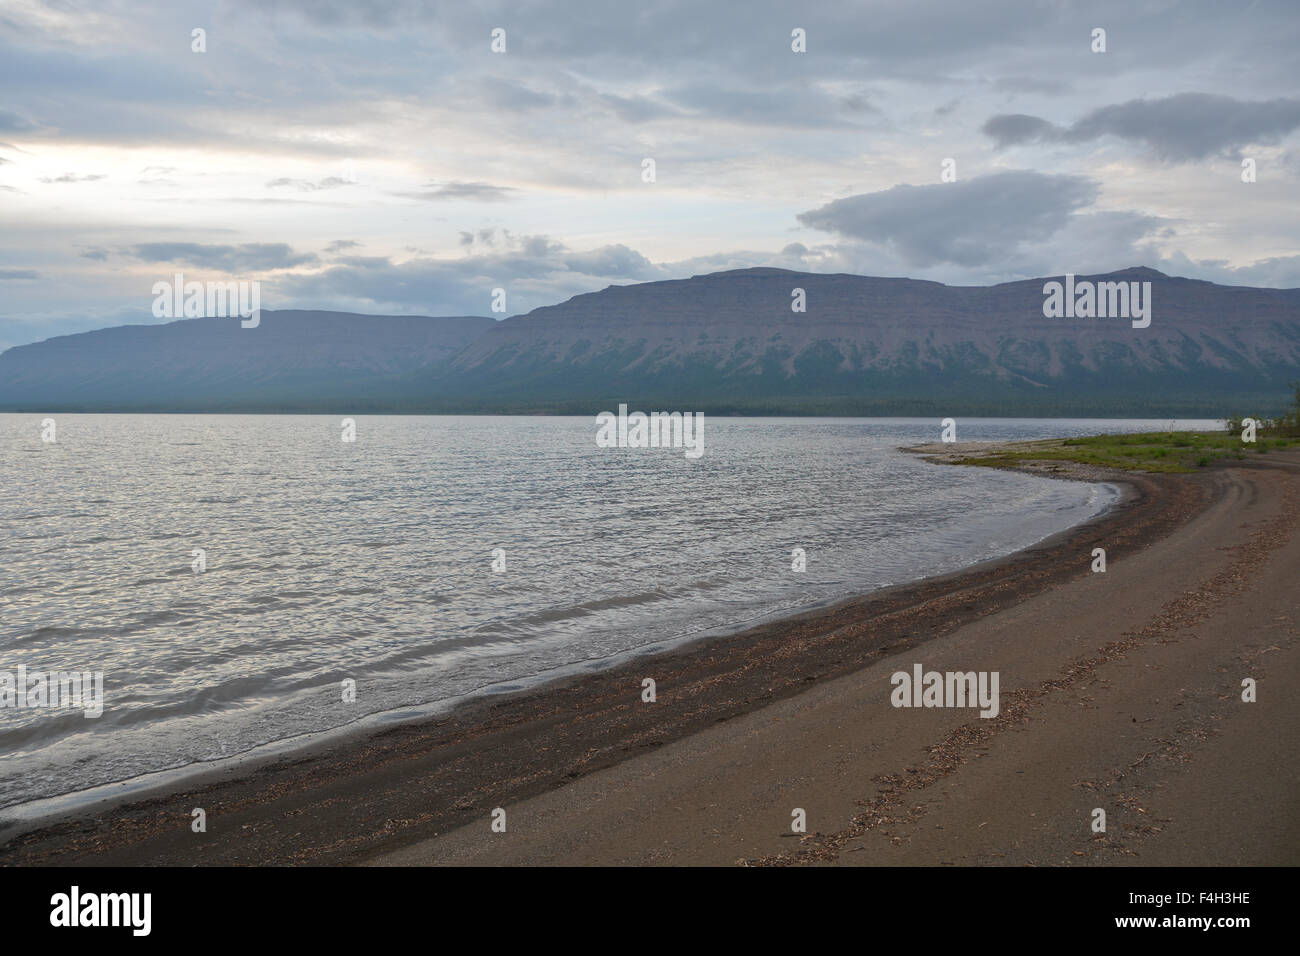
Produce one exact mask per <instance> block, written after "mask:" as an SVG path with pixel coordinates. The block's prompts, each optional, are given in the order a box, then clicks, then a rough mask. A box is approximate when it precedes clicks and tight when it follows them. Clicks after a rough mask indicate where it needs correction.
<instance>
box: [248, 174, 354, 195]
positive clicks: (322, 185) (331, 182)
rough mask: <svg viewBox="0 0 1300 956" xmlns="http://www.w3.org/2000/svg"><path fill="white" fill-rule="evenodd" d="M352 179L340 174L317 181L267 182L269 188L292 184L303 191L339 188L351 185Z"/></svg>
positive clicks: (275, 180)
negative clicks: (342, 176)
mask: <svg viewBox="0 0 1300 956" xmlns="http://www.w3.org/2000/svg"><path fill="white" fill-rule="evenodd" d="M351 185H353V183H352V181H351V180H349V179H343V178H341V177H339V176H327V177H325V178H324V179H321V180H318V181H317V182H311V181H310V180H307V179H287V178H281V179H272V180H271V181H270V182H268V183H267V184H266V186H267V188H268V189H276V188H279V187H281V186H292V187H294V188H295V189H298V190H300V191H301V192H315V191H317V190H320V189H337V188H338V187H339V186H351Z"/></svg>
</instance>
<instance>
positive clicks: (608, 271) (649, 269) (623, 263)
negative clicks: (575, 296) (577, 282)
mask: <svg viewBox="0 0 1300 956" xmlns="http://www.w3.org/2000/svg"><path fill="white" fill-rule="evenodd" d="M564 265H565V266H566V267H567V268H568V269H569V271H570V272H581V273H583V274H585V275H592V276H617V277H619V278H624V279H651V278H658V277H659V276H660V275H661V272H660V270H659V268H658V267H657V266H656V265H655V264H654V263H653V262H651V261H650V260H649V259H647V258H646V257H645V256H643V255H641V253H639V252H637V251H636V250H634V249H629V248H628V247H627V246H625V245H623V244H622V243H619V244H617V245H612V246H604V247H602V248H600V249H594V250H592V251H591V252H575V253H571V254H569V255H567V256H565V257H564Z"/></svg>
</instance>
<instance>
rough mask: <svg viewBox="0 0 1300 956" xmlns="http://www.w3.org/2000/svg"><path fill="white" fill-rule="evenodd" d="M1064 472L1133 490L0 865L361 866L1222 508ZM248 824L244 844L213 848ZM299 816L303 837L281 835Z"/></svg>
mask: <svg viewBox="0 0 1300 956" xmlns="http://www.w3.org/2000/svg"><path fill="white" fill-rule="evenodd" d="M1034 473H1035V474H1039V475H1040V476H1042V474H1043V473H1042V472H1037V471H1036V472H1034ZM1054 476H1056V477H1062V478H1070V479H1074V480H1085V481H1106V482H1108V483H1113V484H1116V485H1119V486H1120V487H1121V489H1122V491H1123V494H1122V495H1121V497H1120V500H1119V501H1118V502H1116V503H1115V504H1114V506H1113V507H1112V508H1110V509H1109V510H1107V511H1105V512H1103V513H1102V514H1100V515H1096V516H1094V517H1093V518H1091V519H1088V520H1087V521H1085V522H1083V523H1081V524H1078V525H1075V526H1073V527H1071V528H1069V529H1066V530H1065V531H1062V532H1058V533H1056V534H1054V535H1052V536H1049V537H1048V538H1045V539H1043V540H1042V541H1040V542H1038V543H1037V544H1036V545H1033V546H1031V547H1029V548H1027V549H1024V550H1021V551H1018V552H1014V553H1012V554H1009V555H1006V556H1003V557H1000V558H995V559H992V560H990V561H985V562H981V563H979V564H976V565H973V566H970V567H967V568H963V569H961V570H958V571H954V572H950V573H947V574H944V575H940V576H937V577H932V578H927V579H923V580H921V581H916V582H912V583H909V584H905V585H898V586H894V587H890V588H885V589H881V590H880V591H876V592H872V593H871V594H869V595H867V596H861V597H855V598H849V599H847V600H843V601H839V602H837V603H835V604H833V605H831V606H829V607H822V608H817V609H814V610H810V611H805V612H801V613H799V614H797V615H794V616H792V617H782V618H779V619H776V620H773V621H769V622H765V623H762V624H759V625H758V626H756V627H751V628H748V629H746V630H743V631H740V632H738V633H732V634H728V635H725V636H719V637H706V638H703V639H696V640H692V641H690V642H689V643H686V644H684V645H682V646H679V647H676V648H672V649H667V650H661V651H657V652H656V653H654V654H653V655H647V654H644V653H642V654H640V655H634V656H632V657H631V658H630V659H628V660H625V661H623V662H620V663H616V664H613V665H612V666H610V667H608V668H606V669H602V670H600V671H598V672H595V673H580V674H569V675H566V676H563V677H559V678H556V679H554V680H551V681H547V682H545V683H542V684H538V685H535V686H533V687H529V688H526V689H524V690H519V691H513V692H510V693H508V694H496V695H486V696H480V697H476V698H474V699H471V700H469V701H465V702H463V703H460V704H458V705H456V706H455V707H454V708H453V709H452V710H451V711H450V712H447V713H444V714H441V715H439V716H436V717H429V718H422V719H419V720H417V721H414V722H404V723H401V724H398V725H395V726H391V727H388V728H385V729H380V730H376V729H374V727H373V726H368V727H365V728H355V727H350V728H343V729H341V731H340V732H334V733H332V734H330V739H328V740H321V741H317V742H313V743H311V744H308V745H306V746H301V745H296V746H295V747H294V748H293V752H292V753H291V754H286V753H284V752H283V748H281V752H278V753H273V754H270V755H258V756H252V755H249V756H248V757H246V758H244V759H239V760H237V761H236V762H235V763H234V764H233V765H224V766H221V767H213V768H207V769H201V770H199V771H198V772H191V773H188V774H186V776H185V780H184V781H183V782H181V783H177V782H175V781H173V782H171V783H167V782H159V783H157V784H155V785H146V786H147V789H139V788H133V789H132V791H131V795H130V796H129V797H121V796H117V797H114V796H112V795H110V796H108V797H107V798H106V799H105V800H103V801H100V802H99V803H97V804H93V805H89V806H83V807H79V808H78V809H76V810H74V811H70V812H68V813H65V814H62V815H59V816H56V817H53V818H42V819H41V820H40V821H37V822H34V823H32V824H31V825H30V826H23V825H21V824H10V825H7V826H5V827H4V829H3V830H0V839H3V840H4V841H5V843H4V844H2V845H0V864H5V865H14V864H45V863H56V864H57V863H64V864H67V863H92V864H109V863H115V864H128V865H131V864H146V863H148V864H155V865H158V864H161V865H168V864H172V865H181V864H194V863H252V862H257V863H342V862H355V861H358V860H361V859H364V858H368V857H370V856H373V855H375V854H377V853H379V852H381V851H384V850H389V849H392V848H394V847H395V846H400V845H404V844H408V843H411V842H415V841H418V840H421V839H424V838H426V837H428V836H431V835H433V834H434V833H438V832H445V831H446V830H447V829H449V828H452V827H455V826H457V825H459V824H461V823H465V822H467V821H468V820H470V819H472V818H474V817H476V816H479V815H483V814H486V813H487V812H488V811H490V809H491V808H492V807H494V806H499V805H503V804H507V803H510V802H514V801H517V800H520V799H524V798H526V797H528V796H531V795H534V794H537V793H541V792H544V791H547V790H551V789H554V788H556V787H558V786H561V785H563V784H565V783H567V782H569V781H571V780H573V779H575V778H577V777H581V776H584V775H586V774H588V773H591V772H593V771H596V770H599V769H601V768H604V767H609V766H612V765H614V764H617V763H619V762H621V761H622V760H624V759H627V758H628V757H631V756H634V755H636V754H637V753H641V752H645V751H646V750H648V749H651V748H656V747H660V746H663V745H664V744H666V743H669V742H671V741H674V740H678V739H681V738H684V737H687V736H690V735H691V734H693V733H696V732H697V731H699V730H701V729H703V728H705V727H707V726H710V725H712V724H715V723H718V722H722V721H726V720H729V719H731V718H733V717H736V716H739V715H741V714H744V713H748V712H750V711H753V710H757V709H759V708H761V707H763V706H766V705H767V704H770V703H772V702H773V701H775V700H780V699H783V698H786V697H790V696H793V695H796V694H798V693H800V692H801V691H803V690H805V689H807V688H808V687H810V686H812V684H813V683H815V682H818V681H824V680H829V679H831V678H834V677H837V676H842V675H844V674H846V673H850V672H852V671H855V670H859V669H861V668H863V667H866V666H868V665H869V664H870V663H872V662H873V661H874V660H876V659H878V658H879V657H881V656H883V655H884V654H885V653H886V652H887V651H888V652H890V653H895V652H897V651H899V650H901V649H905V648H907V647H911V646H915V645H917V644H920V643H923V642H924V641H926V640H929V639H931V638H934V637H937V636H940V635H942V634H946V633H948V632H950V631H951V630H953V629H955V628H957V627H959V626H962V625H963V624H965V623H968V622H969V621H971V620H975V619H978V618H980V617H983V616H986V615H988V614H992V613H995V612H996V611H998V610H999V609H1001V608H1004V607H1006V606H1008V604H1011V603H1015V602H1016V601H1018V600H1021V599H1023V597H1025V596H1026V595H1028V594H1032V593H1036V592H1038V591H1040V590H1042V589H1044V588H1047V587H1050V586H1052V584H1054V583H1057V582H1059V581H1062V580H1065V579H1068V578H1069V577H1071V576H1073V575H1076V574H1080V573H1083V574H1086V573H1088V563H1087V561H1086V560H1082V561H1081V560H1080V555H1081V554H1082V555H1085V556H1086V555H1088V554H1089V553H1090V550H1091V546H1092V544H1093V543H1095V542H1097V541H1100V540H1102V539H1105V541H1106V542H1107V545H1108V546H1114V545H1115V544H1116V543H1117V542H1121V541H1123V542H1127V543H1128V544H1129V545H1130V546H1137V547H1140V546H1142V545H1144V544H1147V543H1150V542H1151V541H1154V540H1157V539H1158V538H1159V537H1162V536H1163V535H1165V534H1167V533H1169V531H1171V530H1173V529H1174V528H1176V527H1178V526H1179V525H1180V524H1182V523H1184V522H1185V521H1187V520H1189V519H1190V518H1191V517H1192V516H1194V515H1195V514H1197V513H1199V511H1200V510H1202V509H1203V508H1204V507H1205V506H1206V505H1207V504H1208V502H1209V498H1210V493H1209V490H1208V486H1206V485H1205V484H1204V483H1201V482H1197V481H1195V480H1192V479H1185V478H1174V477H1170V476H1147V475H1133V474H1130V473H1114V474H1109V475H1098V474H1096V473H1095V472H1092V473H1089V474H1086V475H1085V474H1078V473H1071V472H1070V471H1069V470H1064V471H1062V472H1059V473H1056V474H1055V475H1054ZM1157 492H1158V493H1157ZM868 635H869V636H868ZM864 638H867V639H865V640H864ZM646 676H652V677H654V679H655V680H656V682H657V685H658V692H659V694H660V696H661V698H662V697H667V696H669V695H672V696H673V698H675V703H678V704H686V705H687V706H680V707H674V708H664V707H658V708H649V707H644V706H642V705H641V702H640V692H641V680H642V679H643V677H646ZM348 731H350V732H348ZM138 779H140V778H137V780H138ZM128 783H129V782H128ZM119 786H120V785H119ZM106 789H109V790H111V789H113V787H112V786H110V787H108V788H106ZM196 806H202V807H204V809H205V810H206V811H207V813H208V816H209V820H210V824H209V830H210V833H209V834H207V835H194V834H192V833H191V831H190V829H189V821H190V811H191V809H192V808H194V807H196ZM217 820H221V821H222V824H221V826H217V825H216V821H217ZM236 820H238V824H237V825H236V832H238V833H239V836H240V839H239V840H238V841H236V842H234V843H232V842H230V841H224V842H222V841H218V840H214V839H213V836H214V835H215V834H217V833H220V832H222V831H225V832H227V833H228V832H230V831H229V829H228V827H229V826H230V825H231V824H232V823H234V821H236ZM286 821H291V822H293V823H294V826H295V827H300V829H297V831H296V832H294V833H284V832H281V826H280V824H282V823H284V822H286ZM250 831H251V832H250ZM344 834H351V836H344Z"/></svg>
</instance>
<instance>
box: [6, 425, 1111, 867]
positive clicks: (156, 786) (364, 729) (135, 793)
mask: <svg viewBox="0 0 1300 956" xmlns="http://www.w3.org/2000/svg"><path fill="white" fill-rule="evenodd" d="M972 444H977V445H980V446H984V445H990V446H993V445H1000V443H966V444H964V445H960V446H954V445H947V446H941V447H942V449H943V450H944V451H947V450H948V449H950V448H954V447H958V448H963V449H967V448H970V447H971V445H972ZM929 447H930V446H927V445H919V446H903V447H900V448H897V449H896V451H897V452H899V453H903V454H908V453H912V454H914V455H921V456H923V457H925V458H927V460H931V461H935V460H938V459H936V458H934V457H933V456H932V455H930V454H929ZM1022 471H1024V472H1025V473H1027V474H1028V473H1029V470H1028V469H1022ZM1034 477H1053V478H1058V479H1065V480H1070V481H1072V482H1074V483H1077V484H1082V485H1086V486H1090V487H1092V488H1094V489H1105V490H1104V491H1100V490H1095V491H1094V492H1093V494H1094V495H1095V496H1097V497H1099V498H1101V499H1102V500H1101V501H1100V503H1097V502H1096V498H1094V499H1093V504H1092V507H1093V509H1094V510H1092V511H1091V513H1089V514H1086V515H1083V516H1080V515H1071V516H1070V518H1069V520H1070V521H1071V522H1072V523H1071V524H1067V525H1066V526H1065V527H1061V528H1058V529H1057V530H1052V531H1049V532H1047V533H1043V531H1042V529H1035V530H1034V531H1030V532H1029V533H1028V534H1023V535H1022V534H1020V528H1019V527H1018V526H1017V527H1016V529H1015V530H1016V532H1017V535H1016V536H1017V537H1020V538H1021V539H1022V541H1023V543H1017V544H1011V545H999V546H998V547H997V548H995V549H991V550H993V551H994V552H995V553H993V554H991V555H985V556H976V555H974V554H970V555H967V554H962V555H961V556H960V557H959V558H958V563H946V562H935V561H931V562H928V563H930V564H932V565H933V564H936V563H937V564H938V566H937V567H931V568H917V569H916V571H913V572H911V573H912V574H916V573H917V572H921V573H919V574H917V576H910V574H909V576H906V577H905V578H904V579H903V580H901V581H899V582H897V583H882V584H878V585H873V586H868V587H865V588H862V587H859V588H854V589H847V590H841V591H839V592H838V593H834V594H821V595H818V596H815V597H814V596H812V595H807V596H805V599H804V600H803V601H801V602H800V604H799V605H798V606H796V607H793V608H791V607H780V608H771V607H769V608H763V607H761V606H760V607H755V608H750V609H747V611H746V613H745V615H744V616H743V617H738V618H736V619H733V620H728V621H725V622H723V623H717V624H711V625H708V626H705V627H700V628H696V629H687V630H677V629H676V627H674V628H672V630H674V633H670V634H669V635H668V636H666V637H665V636H661V635H659V634H655V635H653V636H651V635H650V634H647V635H645V636H644V640H643V642H642V643H639V644H635V645H632V646H628V647H625V648H622V649H620V650H617V651H614V652H612V653H609V654H604V655H600V656H593V657H587V658H580V659H576V660H568V661H562V662H559V663H556V664H554V665H552V666H548V667H546V668H545V669H544V670H541V671H538V672H536V673H532V674H526V675H522V676H518V677H504V678H498V679H496V680H492V681H490V682H488V683H484V684H481V685H478V686H475V687H471V688H469V689H466V690H464V691H461V692H457V693H454V694H451V695H450V696H447V697H442V698H439V699H436V700H432V701H427V702H423V703H414V704H402V705H399V706H394V707H389V708H386V709H383V710H378V711H374V712H372V713H366V714H363V715H361V716H359V717H356V718H354V719H352V720H350V721H348V722H347V723H344V724H340V725H338V726H331V727H324V728H321V729H319V730H306V731H298V732H294V733H289V734H286V735H284V736H280V737H274V738H272V739H269V740H266V741H263V742H261V743H256V744H254V745H252V746H249V747H247V748H246V749H242V750H239V751H236V752H232V753H230V754H225V755H221V756H215V757H210V758H205V759H198V760H193V761H190V762H186V763H181V764H177V765H172V766H164V767H160V768H158V769H148V770H143V771H140V772H136V773H133V774H132V775H130V776H126V777H121V778H117V779H109V780H104V781H102V782H94V783H91V784H89V785H86V786H82V787H78V788H76V789H70V790H66V791H63V792H58V793H53V794H49V795H45V796H37V797H33V798H29V799H26V800H22V801H19V802H15V803H8V804H3V805H0V852H2V851H3V842H4V841H7V840H9V839H12V838H13V837H14V836H16V835H19V834H21V833H25V832H28V831H30V830H34V829H39V828H42V827H44V826H47V825H49V824H52V823H55V822H58V821H59V820H61V819H63V818H66V817H71V816H78V815H85V814H86V813H87V812H89V811H91V810H93V809H95V808H100V809H104V808H108V807H111V806H115V805H121V804H122V803H124V802H127V801H133V800H139V799H143V798H147V797H150V796H156V795H158V794H161V793H166V792H169V791H179V790H182V789H188V788H189V787H191V786H193V785H197V784H198V783H203V782H207V781H209V780H211V779H216V778H220V777H222V776H225V775H227V774H229V773H231V772H233V771H237V770H238V769H240V768H241V767H242V768H245V769H246V768H247V767H249V766H254V765H261V764H263V763H265V762H267V761H273V760H286V759H292V757H293V756H294V755H295V754H296V753H298V752H299V751H302V750H306V749H308V748H312V747H317V748H319V747H322V746H329V745H333V744H337V743H346V742H348V741H353V740H358V739H363V738H367V737H370V736H373V735H374V734H376V733H379V732H381V731H384V730H387V729H390V728H392V727H394V726H401V725H406V724H418V723H423V722H427V721H429V720H431V719H434V718H437V717H441V716H443V715H445V714H447V713H449V712H452V711H454V710H455V709H457V708H461V707H464V706H466V705H468V704H471V703H473V702H474V701H476V700H479V699H484V698H498V697H501V696H506V695H510V694H514V693H518V692H524V691H529V690H534V689H539V688H543V687H546V686H548V685H552V684H555V683H557V682H562V681H565V680H569V679H572V678H575V677H578V676H581V675H583V674H588V673H591V672H593V671H599V670H606V669H610V668H614V667H618V666H620V665H624V664H628V663H630V662H632V661H635V660H639V659H641V658H644V657H646V656H649V655H659V654H663V653H666V652H669V651H673V650H677V649H679V648H682V647H684V646H687V645H689V644H691V643H694V642H697V641H709V640H717V639H723V638H729V637H732V636H735V635H738V634H743V633H745V632H747V631H750V630H753V629H754V628H757V627H761V626H763V625H767V624H773V623H777V622H781V621H786V620H791V619H793V618H797V617H801V616H804V615H809V614H815V613H817V612H821V611H828V610H831V609H833V608H836V607H838V606H840V605H841V604H844V603H845V602H848V601H855V600H864V599H867V598H870V597H873V596H876V595H879V594H883V593H885V592H887V591H889V590H891V589H894V588H898V587H905V586H909V585H912V584H917V583H920V582H923V581H926V580H931V579H936V578H940V577H943V576H946V575H951V574H960V573H962V572H964V571H967V570H970V569H972V568H976V567H979V566H981V565H983V564H985V563H987V562H990V561H997V560H1001V559H1003V558H1005V557H1009V556H1010V555H1013V554H1015V553H1017V552H1018V551H1023V550H1027V549H1029V548H1034V547H1037V546H1039V545H1040V544H1042V543H1043V542H1046V541H1050V540H1052V539H1053V538H1054V537H1055V536H1056V535H1059V534H1062V533H1064V532H1066V531H1069V530H1070V529H1071V528H1074V527H1076V526H1078V525H1081V524H1084V523H1087V522H1089V521H1094V520H1097V519H1100V518H1101V517H1103V516H1104V515H1105V514H1106V513H1107V512H1109V511H1110V510H1112V509H1113V508H1114V507H1115V506H1116V505H1117V504H1118V503H1119V502H1120V501H1121V500H1122V499H1123V495H1124V492H1123V490H1122V488H1120V487H1117V486H1116V484H1115V483H1114V482H1111V481H1105V480H1102V479H1099V478H1097V477H1096V476H1095V475H1092V474H1089V475H1088V476H1087V479H1086V480H1084V479H1083V477H1082V476H1079V475H1060V474H1038V475H1034ZM1031 510H1032V509H1031ZM1026 513H1027V512H1026V511H1024V510H1022V511H1021V512H1019V513H1018V514H1022V515H1023V514H1026ZM1027 527H1028V525H1027V524H1026V529H1027ZM1034 535H1037V536H1036V537H1034ZM863 547H864V548H865V545H864V546H863ZM945 564H947V566H945ZM672 622H673V624H674V625H680V623H681V619H680V618H674V619H672ZM660 630H661V631H662V630H663V629H662V628H661V629H660Z"/></svg>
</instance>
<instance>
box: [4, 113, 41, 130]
mask: <svg viewBox="0 0 1300 956" xmlns="http://www.w3.org/2000/svg"><path fill="white" fill-rule="evenodd" d="M34 129H36V124H35V123H32V122H30V121H28V120H26V119H24V118H23V117H21V116H19V115H18V114H17V113H10V112H9V111H8V110H0V130H2V131H4V132H6V133H26V132H28V131H30V130H34Z"/></svg>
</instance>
